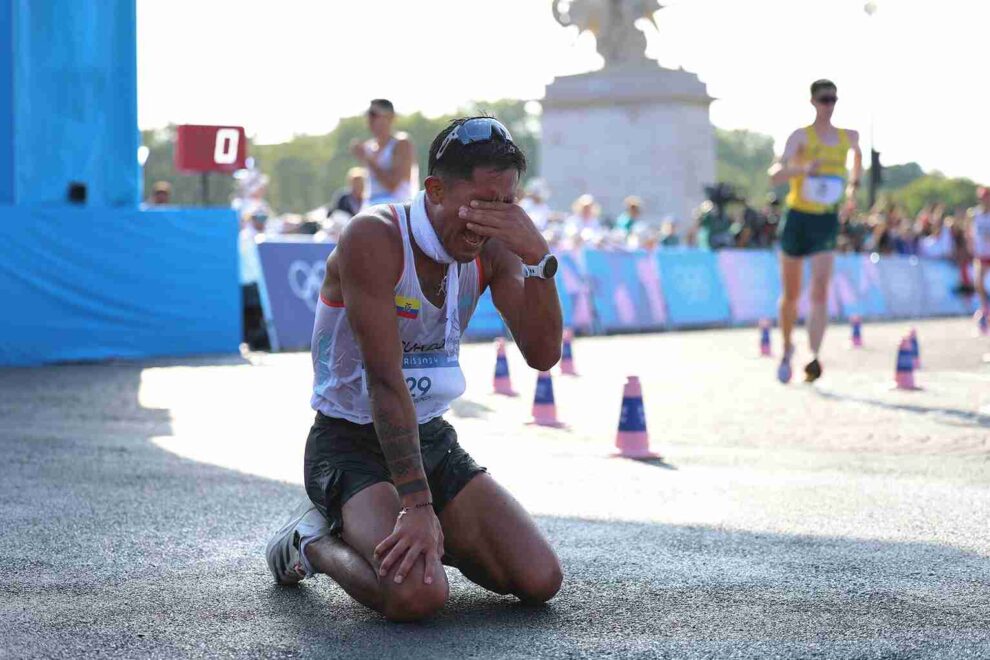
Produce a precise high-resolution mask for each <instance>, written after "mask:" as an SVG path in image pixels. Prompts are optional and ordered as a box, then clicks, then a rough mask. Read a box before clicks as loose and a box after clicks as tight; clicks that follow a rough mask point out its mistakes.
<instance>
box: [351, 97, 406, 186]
mask: <svg viewBox="0 0 990 660" xmlns="http://www.w3.org/2000/svg"><path fill="white" fill-rule="evenodd" d="M367 117H368V130H369V131H371V136H372V137H371V139H370V140H367V141H366V142H355V143H354V144H353V145H352V146H351V154H352V155H353V156H354V157H355V158H357V159H358V160H359V161H360V162H361V165H362V166H363V167H366V168H367V169H368V185H367V186H366V187H365V200H364V201H365V204H366V205H368V206H374V205H376V204H391V203H395V202H398V203H404V202H408V201H409V200H410V199H412V193H413V181H414V180H415V179H416V176H415V175H414V174H413V170H414V169H415V167H416V163H415V161H416V153H415V149H413V144H412V142H411V141H410V140H409V136H408V135H406V134H405V133H397V134H395V135H393V134H392V123H393V122H394V121H395V109H394V107H393V106H392V102H391V101H389V100H388V99H374V100H372V101H371V104H370V105H369V106H368V112H367Z"/></svg>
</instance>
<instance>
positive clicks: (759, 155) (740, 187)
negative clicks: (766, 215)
mask: <svg viewBox="0 0 990 660" xmlns="http://www.w3.org/2000/svg"><path fill="white" fill-rule="evenodd" d="M773 159H774V153H773V138H772V137H770V136H769V135H763V134H761V133H754V132H752V131H740V130H736V131H727V130H723V129H721V128H716V129H715V177H716V179H717V180H718V181H720V182H724V183H729V184H731V185H732V186H733V187H734V188H735V189H736V192H738V193H739V194H740V195H742V196H743V197H745V198H746V199H747V200H748V201H749V202H750V203H752V204H755V205H761V204H762V203H763V202H764V200H765V198H766V196H767V193H769V192H770V177H769V176H767V170H768V169H769V168H770V165H771V164H772V163H773Z"/></svg>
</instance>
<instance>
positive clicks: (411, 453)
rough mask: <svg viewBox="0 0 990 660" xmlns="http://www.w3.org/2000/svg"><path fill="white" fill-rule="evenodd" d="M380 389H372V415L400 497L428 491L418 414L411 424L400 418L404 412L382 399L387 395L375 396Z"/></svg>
mask: <svg viewBox="0 0 990 660" xmlns="http://www.w3.org/2000/svg"><path fill="white" fill-rule="evenodd" d="M377 389H378V388H377V387H375V386H374V385H372V387H370V388H369V390H370V391H371V394H372V396H371V405H372V416H373V418H374V420H375V431H376V432H377V435H378V442H379V444H381V447H382V453H383V454H384V455H385V462H386V463H387V464H388V469H389V472H390V473H391V474H392V482H393V483H394V484H395V486H396V489H397V490H398V492H399V495H400V496H403V495H411V494H413V493H418V492H420V491H424V490H428V489H429V487H430V486H429V484H428V483H427V481H426V471H425V470H424V469H423V458H422V456H421V455H420V451H419V426H418V425H417V424H416V420H415V417H413V423H412V424H411V425H409V424H407V423H405V422H403V421H397V419H396V418H397V417H402V416H403V415H402V412H401V410H400V411H395V410H394V408H393V406H389V405H387V404H385V403H384V401H382V399H383V398H384V399H386V400H388V397H387V395H386V397H381V396H377V397H376V396H375V390H377ZM397 412H398V414H396V413H397Z"/></svg>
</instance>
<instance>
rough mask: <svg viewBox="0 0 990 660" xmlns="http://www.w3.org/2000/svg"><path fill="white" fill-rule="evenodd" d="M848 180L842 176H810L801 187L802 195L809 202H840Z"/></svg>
mask: <svg viewBox="0 0 990 660" xmlns="http://www.w3.org/2000/svg"><path fill="white" fill-rule="evenodd" d="M845 187H846V181H845V179H843V178H842V177H840V176H808V177H805V179H804V184H803V185H802V187H801V196H802V197H804V198H805V199H806V200H808V201H809V202H815V203H816V204H825V205H827V206H832V205H834V204H838V202H839V200H840V199H842V193H843V192H844V191H845Z"/></svg>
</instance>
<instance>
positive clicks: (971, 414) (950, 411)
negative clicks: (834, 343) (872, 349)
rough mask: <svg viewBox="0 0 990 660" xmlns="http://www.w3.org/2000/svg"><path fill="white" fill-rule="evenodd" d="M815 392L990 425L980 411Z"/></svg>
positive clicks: (973, 423)
mask: <svg viewBox="0 0 990 660" xmlns="http://www.w3.org/2000/svg"><path fill="white" fill-rule="evenodd" d="M814 392H815V394H817V395H818V396H820V397H822V398H823V399H828V400H830V401H843V402H850V403H863V404H866V405H869V406H876V407H877V408H883V409H885V410H897V411H902V412H909V413H915V414H919V415H930V414H932V413H935V414H937V415H944V416H945V417H949V418H950V419H953V420H956V421H958V422H962V423H963V425H966V426H981V427H990V415H987V414H984V413H982V412H979V411H971V410H959V409H958V408H939V407H936V406H918V405H912V404H907V403H891V402H889V401H881V400H879V399H871V398H869V397H860V396H851V395H848V394H839V393H837V392H829V391H828V390H822V389H820V388H815V389H814Z"/></svg>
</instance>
